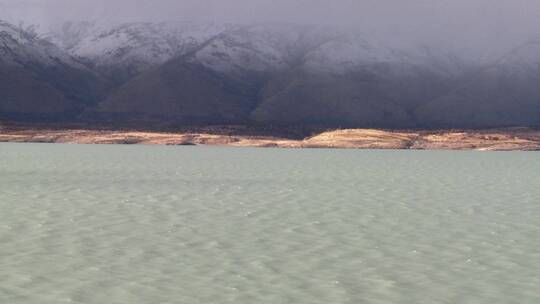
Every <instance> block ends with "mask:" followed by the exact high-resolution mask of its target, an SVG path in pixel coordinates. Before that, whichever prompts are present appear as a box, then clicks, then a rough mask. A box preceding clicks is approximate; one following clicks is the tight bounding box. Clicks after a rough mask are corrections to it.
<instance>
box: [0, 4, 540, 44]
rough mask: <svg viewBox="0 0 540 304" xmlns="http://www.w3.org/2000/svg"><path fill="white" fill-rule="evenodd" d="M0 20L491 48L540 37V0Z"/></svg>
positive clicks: (36, 11) (83, 7)
mask: <svg viewBox="0 0 540 304" xmlns="http://www.w3.org/2000/svg"><path fill="white" fill-rule="evenodd" d="M0 18H4V19H8V20H10V21H19V20H24V21H25V23H26V24H31V23H40V24H43V25H44V26H47V24H51V23H52V22H56V23H58V22H61V21H64V20H88V19H90V20H102V21H105V22H125V21H146V20H148V21H159V20H174V19H183V20H186V19H189V20H201V21H216V22H235V23H253V22H261V23H264V22H278V23H309V24H336V25H346V26H352V27H355V28H358V30H359V31H362V32H367V33H370V32H376V33H378V34H379V35H383V36H384V35H386V37H392V39H394V38H396V37H398V38H400V39H402V40H411V41H412V40H414V41H421V42H438V43H442V42H444V43H445V44H446V45H448V44H452V43H454V44H458V45H463V46H469V45H474V46H476V47H484V48H485V47H489V46H492V45H500V44H506V45H511V44H513V43H519V42H520V41H523V40H525V39H528V38H531V37H536V36H537V37H540V0H0Z"/></svg>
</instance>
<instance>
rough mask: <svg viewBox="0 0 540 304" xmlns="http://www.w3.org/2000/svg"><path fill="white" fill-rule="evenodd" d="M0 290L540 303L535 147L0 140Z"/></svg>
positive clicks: (250, 299)
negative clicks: (528, 149) (468, 148)
mask: <svg viewBox="0 0 540 304" xmlns="http://www.w3.org/2000/svg"><path fill="white" fill-rule="evenodd" d="M0 303H14V304H17V303H25V304H26V303H40V304H42V303H55V304H56V303H96V304H98V303H99V304H103V303H130V304H131V303H190V304H191V303H272V304H276V303H351V304H358V303H381V304H382V303H404V304H405V303H406V304H411V303H430V304H431V303H489V304H494V303H501V304H503V303H504V304H507V303H519V304H526V303H531V304H533V303H540V153H536V152H504V153H499V152H456V151H453V152H451V151H448V152H435V151H362V150H285V149H283V150H282V149H243V148H242V149H240V148H211V147H167V146H114V145H111V146H91V145H89V146H84V145H49V144H0Z"/></svg>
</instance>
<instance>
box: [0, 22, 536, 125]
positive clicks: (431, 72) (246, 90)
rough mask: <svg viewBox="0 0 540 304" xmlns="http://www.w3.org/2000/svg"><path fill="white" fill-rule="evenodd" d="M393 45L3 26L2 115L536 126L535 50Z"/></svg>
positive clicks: (155, 26) (249, 31) (314, 30)
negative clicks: (481, 51) (468, 52)
mask: <svg viewBox="0 0 540 304" xmlns="http://www.w3.org/2000/svg"><path fill="white" fill-rule="evenodd" d="M30 29H31V28H30ZM387 42H388V41H387ZM391 45H393V46H389V45H388V44H386V43H383V42H381V41H378V40H376V39H374V38H373V37H369V36H366V35H365V34H361V33H359V32H357V31H355V30H350V29H343V28H336V27H325V26H306V25H276V24H258V25H239V24H236V25H235V24H205V23H194V22H168V23H126V24H120V25H114V26H106V25H104V24H99V23H96V22H71V23H66V24H63V25H62V26H60V27H57V28H55V29H54V30H53V31H51V32H47V33H45V34H44V33H39V34H38V33H36V32H35V31H32V30H25V29H21V28H19V27H16V26H13V25H10V24H8V23H6V22H1V23H0V65H1V66H3V67H16V68H17V69H16V71H15V72H13V71H11V70H10V71H9V72H7V71H8V69H7V68H4V70H1V71H0V78H1V80H2V84H0V89H2V90H0V115H2V113H4V114H5V113H6V112H7V113H8V114H9V113H26V112H32V111H31V110H32V109H33V107H32V105H34V104H35V102H36V100H38V99H40V98H41V97H42V96H46V98H44V99H45V100H47V101H48V102H49V105H50V106H48V108H47V109H54V110H53V111H49V110H47V111H41V112H47V113H49V112H52V113H53V114H54V113H69V115H71V116H69V117H71V119H79V118H78V117H85V119H92V120H93V121H98V122H102V121H104V119H106V120H108V121H115V122H121V121H141V123H143V124H149V123H166V122H170V123H174V124H189V123H259V124H286V125H302V124H323V125H332V126H335V125H340V126H344V125H346V126H369V127H371V126H380V127H414V126H434V125H437V126H442V127H445V126H452V127H459V126H476V127H478V126H497V125H499V124H501V125H505V126H506V125H520V124H526V125H531V124H536V123H538V124H539V125H540V90H539V89H537V87H538V85H537V83H538V81H540V56H539V55H538V54H539V53H538V49H540V47H539V45H540V43H538V42H536V41H529V42H528V43H526V44H523V45H521V46H519V47H517V48H515V49H514V50H513V51H512V52H508V53H507V54H506V56H502V57H500V58H498V59H496V60H490V61H488V62H487V63H486V62H483V61H482V60H481V59H479V58H480V57H478V58H477V57H475V56H462V55H463V54H464V53H460V52H454V51H452V50H449V49H442V48H435V47H422V46H419V47H416V46H407V47H396V45H397V44H391ZM13 75H16V77H14V76H13ZM11 84H17V85H11ZM29 87H30V88H32V87H34V88H37V87H39V88H40V89H39V90H29V89H28V88H29ZM32 92H34V93H36V92H37V93H36V94H33V93H32ZM6 100H7V101H6ZM55 101H59V102H56V103H55ZM2 102H3V104H2ZM44 104H47V103H41V104H35V107H36V108H42V106H43V105H44ZM6 105H9V107H8V106H6ZM19 105H24V107H20V106H19ZM34 112H35V111H34ZM37 112H39V111H37ZM63 115H64V114H63ZM65 115H68V114H65ZM79 115H82V116H79ZM537 116H538V117H537ZM473 120H474V121H473Z"/></svg>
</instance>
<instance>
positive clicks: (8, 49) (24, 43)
mask: <svg viewBox="0 0 540 304" xmlns="http://www.w3.org/2000/svg"><path fill="white" fill-rule="evenodd" d="M0 62H1V63H3V64H7V65H10V66H23V65H28V64H39V65H43V66H53V65H58V64H63V65H68V66H72V67H76V68H80V69H84V67H83V66H82V65H81V64H80V63H78V62H77V61H75V60H73V58H71V56H70V55H69V54H67V53H66V52H64V51H62V50H61V49H60V48H58V47H57V46H56V45H54V44H53V43H51V42H49V41H47V40H44V39H40V38H39V37H38V35H37V34H34V33H30V32H27V31H24V30H22V29H19V28H18V27H16V26H14V25H12V24H9V23H7V22H4V21H0Z"/></svg>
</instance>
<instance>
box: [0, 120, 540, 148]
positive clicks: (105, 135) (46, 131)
mask: <svg viewBox="0 0 540 304" xmlns="http://www.w3.org/2000/svg"><path fill="white" fill-rule="evenodd" d="M258 133H259V134H258ZM268 133H269V132H253V129H248V128H246V127H241V126H236V127H234V126H232V127H231V126H223V127H219V126H215V127H203V128H192V129H188V128H186V129H183V130H180V131H174V132H170V131H169V132H161V131H136V130H112V129H110V130H109V129H87V128H80V127H64V128H62V127H51V126H32V125H29V126H25V125H8V126H0V142H28V143H31V142H33V143H70V144H155V145H211V146H232V147H279V148H349V149H416V150H484V151H539V150H540V131H539V130H535V129H529V128H508V129H491V130H429V131H426V130H402V131H399V130H376V129H343V130H330V131H319V132H315V134H314V135H311V136H307V137H305V138H291V136H290V134H284V135H282V136H280V134H279V132H274V133H275V134H268Z"/></svg>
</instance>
